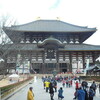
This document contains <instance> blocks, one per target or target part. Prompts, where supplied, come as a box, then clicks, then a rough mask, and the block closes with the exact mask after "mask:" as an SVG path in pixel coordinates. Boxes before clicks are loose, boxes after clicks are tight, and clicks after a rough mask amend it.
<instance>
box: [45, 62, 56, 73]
mask: <svg viewBox="0 0 100 100" xmlns="http://www.w3.org/2000/svg"><path fill="white" fill-rule="evenodd" d="M45 68H46V69H47V70H46V73H47V74H52V73H53V70H54V69H55V68H56V63H46V64H45Z"/></svg>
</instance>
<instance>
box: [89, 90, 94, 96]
mask: <svg viewBox="0 0 100 100" xmlns="http://www.w3.org/2000/svg"><path fill="white" fill-rule="evenodd" d="M94 95H95V92H94V90H93V89H90V90H89V96H90V97H93V96H94Z"/></svg>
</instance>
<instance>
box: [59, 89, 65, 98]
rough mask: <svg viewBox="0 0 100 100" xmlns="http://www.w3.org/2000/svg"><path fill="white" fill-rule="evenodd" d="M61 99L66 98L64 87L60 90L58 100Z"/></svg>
mask: <svg viewBox="0 0 100 100" xmlns="http://www.w3.org/2000/svg"><path fill="white" fill-rule="evenodd" d="M60 98H61V100H62V99H63V98H64V96H63V89H62V87H60V89H59V90H58V99H60Z"/></svg>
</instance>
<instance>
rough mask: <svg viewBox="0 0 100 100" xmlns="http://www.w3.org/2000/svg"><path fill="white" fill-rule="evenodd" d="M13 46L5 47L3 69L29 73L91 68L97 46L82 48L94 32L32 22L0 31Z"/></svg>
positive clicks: (57, 22)
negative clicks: (20, 69) (20, 70)
mask: <svg viewBox="0 0 100 100" xmlns="http://www.w3.org/2000/svg"><path fill="white" fill-rule="evenodd" d="M3 30H4V32H5V33H6V34H7V35H8V37H9V38H10V39H11V41H12V42H13V43H12V44H7V45H5V46H4V47H3V48H2V49H1V50H0V52H1V53H5V52H6V50H8V52H6V53H5V58H6V59H5V66H7V68H10V67H11V68H16V66H22V65H23V66H24V65H25V64H26V65H27V66H28V67H29V69H30V70H31V72H34V71H35V72H37V73H52V72H53V71H54V70H56V71H57V72H59V73H60V72H76V71H80V72H81V71H83V69H85V67H86V64H87V61H89V65H94V64H95V60H96V59H97V58H98V57H99V55H100V46H97V45H89V44H84V41H85V40H87V39H88V38H89V37H90V36H91V35H93V34H94V33H95V32H96V30H97V29H96V28H88V27H81V26H77V25H72V24H69V23H66V22H63V21H60V20H36V21H33V22H30V23H27V24H23V25H16V26H11V27H3Z"/></svg>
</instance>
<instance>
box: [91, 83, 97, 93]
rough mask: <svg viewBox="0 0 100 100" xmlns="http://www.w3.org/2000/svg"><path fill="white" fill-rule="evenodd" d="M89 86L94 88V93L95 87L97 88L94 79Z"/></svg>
mask: <svg viewBox="0 0 100 100" xmlns="http://www.w3.org/2000/svg"><path fill="white" fill-rule="evenodd" d="M91 87H92V89H93V90H94V92H95V94H96V88H97V86H96V83H95V81H93V83H92V84H91Z"/></svg>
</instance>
